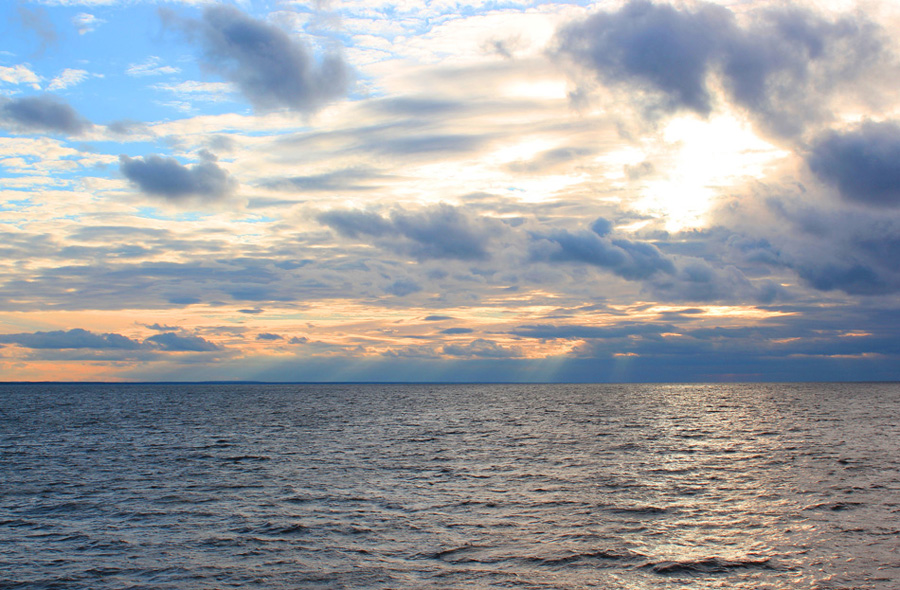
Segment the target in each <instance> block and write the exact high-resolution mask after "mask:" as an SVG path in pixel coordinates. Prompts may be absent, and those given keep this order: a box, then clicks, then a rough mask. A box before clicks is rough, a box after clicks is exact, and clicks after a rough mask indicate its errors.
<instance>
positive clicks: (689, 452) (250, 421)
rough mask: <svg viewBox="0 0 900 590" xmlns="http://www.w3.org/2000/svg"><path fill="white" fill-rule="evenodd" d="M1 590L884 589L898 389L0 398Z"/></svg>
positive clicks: (82, 390) (143, 392)
mask: <svg viewBox="0 0 900 590" xmlns="http://www.w3.org/2000/svg"><path fill="white" fill-rule="evenodd" d="M0 482H2V489H0V588H22V589H25V588H28V589H38V588H66V589H107V588H109V589H113V588H115V589H123V588H142V589H156V588H159V589H164V588H166V589H168V588H179V589H181V588H191V589H213V588H267V589H280V588H285V589H287V588H300V589H306V588H310V589H311V588H328V589H340V588H347V589H357V588H360V589H363V588H373V589H389V588H390V589H410V590H412V589H452V588H476V589H477V588H521V589H528V588H572V589H575V588H579V589H580V588H608V589H617V588H621V589H645V588H646V589H650V588H654V589H658V588H661V589H670V588H671V589H681V588H687V587H690V588H701V589H705V588H723V589H724V588H729V589H748V590H749V589H760V588H772V589H779V590H782V589H785V588H809V589H817V588H821V589H839V588H842V589H849V588H853V589H872V590H876V589H877V590H888V589H891V590H895V589H896V588H897V587H898V583H900V555H898V538H900V385H898V384H800V385H798V384H777V385H776V384H765V385H758V384H754V385H447V386H432V385H327V386H325V385H36V384H35V385H0Z"/></svg>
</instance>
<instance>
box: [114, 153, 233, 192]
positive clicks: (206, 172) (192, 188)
mask: <svg viewBox="0 0 900 590" xmlns="http://www.w3.org/2000/svg"><path fill="white" fill-rule="evenodd" d="M119 170H120V171H121V172H122V174H123V175H124V176H125V178H127V179H128V180H130V181H131V182H132V183H133V184H134V185H135V186H137V187H138V188H139V189H140V190H141V192H144V193H146V194H149V195H155V196H159V197H164V198H166V199H169V200H171V201H183V200H185V199H188V198H191V197H197V198H200V199H202V200H214V199H220V198H223V197H226V196H228V195H230V194H231V193H232V192H234V190H235V188H236V187H237V182H236V181H235V180H234V179H233V178H231V176H229V174H228V172H227V171H226V170H224V169H222V168H220V167H219V166H218V164H216V163H215V161H214V160H211V159H206V160H204V161H203V162H200V163H199V164H195V165H193V166H190V167H188V166H182V165H181V164H180V163H179V162H178V160H176V159H174V158H163V157H161V156H156V155H152V156H147V157H145V158H142V159H141V158H129V157H128V156H125V155H122V156H119Z"/></svg>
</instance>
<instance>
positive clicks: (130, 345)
mask: <svg viewBox="0 0 900 590" xmlns="http://www.w3.org/2000/svg"><path fill="white" fill-rule="evenodd" d="M0 343H3V344H18V345H19V346H22V347H24V348H36V349H53V350H60V349H69V348H92V349H118V350H137V349H139V348H141V343H140V342H137V341H135V340H132V339H131V338H127V337H125V336H122V335H119V334H94V333H93V332H89V331H87V330H83V329H81V328H75V329H73V330H68V331H63V330H55V331H53V332H34V333H31V334H3V335H0Z"/></svg>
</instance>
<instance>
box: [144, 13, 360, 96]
mask: <svg viewBox="0 0 900 590" xmlns="http://www.w3.org/2000/svg"><path fill="white" fill-rule="evenodd" d="M162 15H163V18H164V20H166V21H167V22H169V23H170V24H175V25H176V26H178V28H180V29H182V30H183V31H184V32H185V33H186V34H187V35H188V37H189V38H190V39H196V40H199V42H200V44H201V45H202V46H203V49H204V57H205V63H206V65H207V66H208V67H209V68H210V69H211V70H213V71H215V72H217V73H218V74H220V75H221V76H223V77H224V78H225V79H226V80H229V81H231V82H233V83H234V84H236V85H237V87H238V88H239V89H240V91H241V92H242V93H243V94H244V96H245V97H246V98H247V99H248V100H249V101H250V102H251V104H253V106H254V108H256V109H258V110H262V111H265V110H273V109H279V108H288V109H291V110H294V111H300V112H312V111H315V110H317V109H318V108H320V107H321V106H323V105H324V104H326V103H327V102H329V101H331V100H332V99H335V98H338V97H340V96H343V95H344V94H345V93H346V92H347V90H348V88H349V86H350V69H349V66H348V65H347V64H346V63H345V62H344V60H343V59H342V58H341V57H340V56H338V55H335V54H330V55H326V56H324V57H322V58H321V60H320V61H319V62H318V63H316V62H315V59H314V57H313V55H312V52H311V51H310V50H309V49H308V48H307V47H306V46H305V45H303V44H302V43H300V42H298V41H297V40H295V39H292V38H291V37H290V36H289V35H288V34H287V33H285V32H284V31H283V30H281V29H279V28H278V27H275V26H273V25H270V24H268V23H265V22H262V21H259V20H256V19H254V18H251V17H249V16H247V15H246V14H244V13H243V12H241V11H239V10H238V9H236V8H233V7H231V6H224V5H216V6H210V7H207V8H206V9H205V10H204V11H203V16H202V18H201V19H200V20H181V21H178V20H177V19H176V17H174V16H173V15H172V14H171V13H169V12H163V13H162Z"/></svg>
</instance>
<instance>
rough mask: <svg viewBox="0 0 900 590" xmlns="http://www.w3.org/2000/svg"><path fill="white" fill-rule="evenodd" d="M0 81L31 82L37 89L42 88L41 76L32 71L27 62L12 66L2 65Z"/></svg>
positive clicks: (0, 67)
mask: <svg viewBox="0 0 900 590" xmlns="http://www.w3.org/2000/svg"><path fill="white" fill-rule="evenodd" d="M0 82H6V83H7V84H29V85H30V86H31V87H32V88H34V89H35V90H39V89H40V88H41V77H40V76H38V75H37V74H35V73H34V72H33V71H31V68H30V67H29V66H28V65H27V64H18V65H15V66H12V67H7V66H0Z"/></svg>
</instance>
